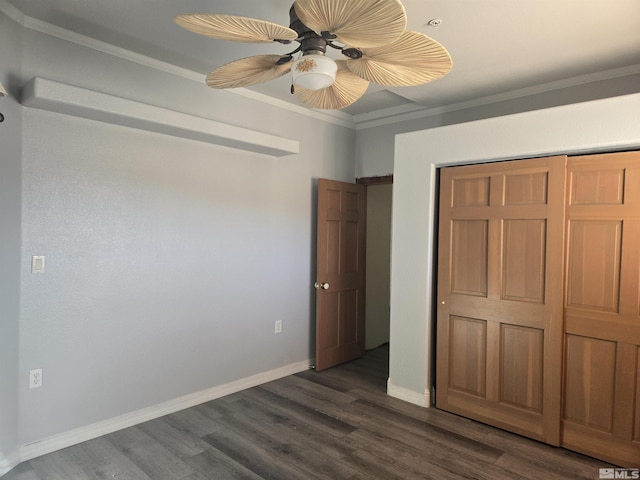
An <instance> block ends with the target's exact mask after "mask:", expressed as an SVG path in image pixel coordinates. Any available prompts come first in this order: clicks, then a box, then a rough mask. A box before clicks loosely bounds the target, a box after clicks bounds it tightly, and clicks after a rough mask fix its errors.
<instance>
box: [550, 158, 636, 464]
mask: <svg viewBox="0 0 640 480" xmlns="http://www.w3.org/2000/svg"><path fill="white" fill-rule="evenodd" d="M567 187H568V188H567V191H568V206H567V219H568V222H567V268H566V300H565V305H566V306H565V373H564V377H565V378H564V406H563V415H562V418H563V420H562V445H563V446H565V447H567V448H570V449H572V450H577V451H580V452H583V453H586V454H588V455H592V456H594V457H598V458H602V459H605V460H608V461H610V462H612V463H615V464H618V465H622V466H628V467H636V468H637V467H638V466H639V465H640V380H639V376H640V280H639V278H640V152H629V153H615V154H607V155H590V156H584V157H572V158H570V159H569V161H568V175H567Z"/></svg>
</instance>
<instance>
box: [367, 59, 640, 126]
mask: <svg viewBox="0 0 640 480" xmlns="http://www.w3.org/2000/svg"><path fill="white" fill-rule="evenodd" d="M638 74H640V64H636V65H630V66H627V67H621V68H614V69H612V70H605V71H602V72H596V73H591V74H587V75H580V76H577V77H572V78H565V79H563V80H557V81H554V82H548V83H543V84H540V85H535V86H532V87H527V88H520V89H517V90H510V91H508V92H504V93H498V94H496V95H489V96H487V97H482V98H477V99H474V100H470V101H468V102H460V103H454V104H451V105H447V106H446V107H437V108H422V109H419V110H416V109H415V105H414V106H411V105H401V106H398V107H391V108H387V109H384V110H377V111H376V112H373V113H371V114H367V113H361V114H359V115H356V116H355V124H356V130H364V129H366V128H372V127H379V126H384V125H390V124H393V123H398V122H404V121H407V120H416V119H418V118H426V117H431V116H434V115H442V114H445V113H450V112H455V111H458V110H465V109H469V108H474V107H482V106H484V105H489V104H492V103H498V102H504V101H507V100H514V99H516V98H522V97H527V96H529V95H536V94H541V93H546V92H551V91H554V90H560V89H563V88H569V87H576V86H579V85H586V84H588V83H592V82H598V81H603V80H611V79H614V78H621V77H626V76H628V75H638Z"/></svg>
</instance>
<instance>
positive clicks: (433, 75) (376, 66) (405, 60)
mask: <svg viewBox="0 0 640 480" xmlns="http://www.w3.org/2000/svg"><path fill="white" fill-rule="evenodd" d="M362 53H363V55H362V58H359V59H356V60H349V61H348V63H347V66H348V67H349V69H350V70H351V71H352V72H353V73H355V74H356V75H358V76H359V77H362V78H364V79H366V80H368V81H370V82H374V83H377V84H379V85H384V86H389V87H409V86H415V85H421V84H423V83H427V82H430V81H432V80H436V79H438V78H440V77H443V76H444V75H446V74H447V73H449V71H450V70H451V68H452V66H453V62H452V61H451V56H450V55H449V52H447V50H446V49H445V48H444V47H443V46H442V45H441V44H440V43H438V42H437V41H435V40H433V39H432V38H429V37H427V36H426V35H424V34H422V33H419V32H412V31H409V30H407V31H405V32H404V33H403V34H402V35H401V36H400V38H399V39H398V40H396V41H395V42H393V43H391V44H389V45H385V46H384V47H377V48H370V49H362Z"/></svg>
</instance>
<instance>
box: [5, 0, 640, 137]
mask: <svg viewBox="0 0 640 480" xmlns="http://www.w3.org/2000/svg"><path fill="white" fill-rule="evenodd" d="M0 12H3V13H5V14H6V15H7V16H8V17H9V18H11V19H13V20H14V21H16V22H17V23H19V24H21V25H22V26H23V27H25V28H27V29H30V30H33V31H36V32H39V33H42V34H44V35H49V36H53V37H56V38H59V39H61V40H65V41H68V42H71V43H74V44H76V45H80V46H83V47H86V48H90V49H92V50H96V51H99V52H102V53H106V54H109V55H112V56H114V57H118V58H121V59H123V60H127V61H130V62H133V63H137V64H139V65H143V66H146V67H149V68H153V69H155V70H159V71H162V72H165V73H169V74H171V75H175V76H178V77H182V78H186V79H188V80H192V81H195V82H197V83H200V84H201V83H203V82H204V78H205V75H204V74H202V73H200V72H195V71H193V70H189V69H186V68H182V67H178V66H177V65H173V64H171V63H168V62H164V61H161V60H157V59H155V58H152V57H148V56H146V55H142V54H139V53H136V52H133V51H131V50H127V49H125V48H121V47H117V46H115V45H113V44H110V43H107V42H103V41H100V40H96V39H94V38H91V37H88V36H86V35H82V34H79V33H76V32H73V31H70V30H67V29H65V28H61V27H58V26H56V25H53V24H50V23H47V22H44V21H42V20H38V19H36V18H33V17H30V16H28V15H25V14H24V13H23V12H22V11H20V10H19V9H18V8H16V7H15V6H13V5H12V4H11V3H9V2H8V0H0ZM635 74H640V64H636V65H630V66H627V67H622V68H617V69H612V70H606V71H603V72H596V73H593V74H586V75H579V76H576V77H571V78H567V79H563V80H557V81H553V82H547V83H544V84H540V85H535V86H532V87H526V88H521V89H517V90H510V91H508V92H503V93H499V94H496V95H488V96H486V97H482V98H477V99H473V100H470V101H465V102H459V103H455V104H451V105H447V106H445V107H435V108H429V107H424V106H420V105H416V104H410V105H401V106H397V107H390V108H387V109H383V110H377V111H375V112H370V113H363V114H359V115H350V114H348V113H345V112H340V111H324V110H315V109H310V108H307V107H303V106H300V105H296V104H293V103H289V102H285V101H283V100H280V99H277V98H273V97H270V96H268V95H264V94H261V93H258V92H255V91H253V90H249V89H247V88H235V89H228V90H225V92H227V93H231V94H234V95H240V96H243V97H245V98H250V99H252V100H255V101H258V102H262V103H265V104H268V105H271V106H274V107H277V108H282V109H284V110H288V111H290V112H293V113H297V114H300V115H304V116H306V117H311V118H314V119H316V120H321V121H324V122H328V123H332V124H335V125H339V126H341V127H345V128H351V129H355V130H364V129H367V128H373V127H380V126H385V125H391V124H395V123H400V122H405V121H410V120H417V119H421V118H427V117H432V116H436V115H443V114H446V113H450V112H455V111H458V110H465V109H470V108H476V107H482V106H485V105H490V104H492V103H499V102H504V101H508V100H514V99H516V98H521V97H526V96H530V95H536V94H542V93H547V92H551V91H553V90H559V89H562V88H569V87H576V86H580V85H585V84H588V83H592V82H597V81H603V80H611V79H614V78H618V77H624V76H627V75H635Z"/></svg>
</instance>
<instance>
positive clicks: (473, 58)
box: [8, 0, 640, 115]
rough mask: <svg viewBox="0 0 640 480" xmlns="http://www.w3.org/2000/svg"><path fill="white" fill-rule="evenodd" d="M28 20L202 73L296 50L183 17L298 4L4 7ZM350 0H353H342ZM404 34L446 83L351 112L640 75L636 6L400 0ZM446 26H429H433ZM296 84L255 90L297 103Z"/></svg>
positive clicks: (381, 96)
mask: <svg viewBox="0 0 640 480" xmlns="http://www.w3.org/2000/svg"><path fill="white" fill-rule="evenodd" d="M8 1H9V3H11V4H13V5H14V6H15V7H16V8H18V9H19V10H20V11H21V12H22V13H24V14H25V15H27V16H29V17H32V18H35V19H38V20H41V21H44V22H47V23H50V24H52V25H55V26H58V27H62V28H64V29H67V30H70V31H73V32H76V33H79V34H82V35H85V36H88V37H92V38H94V39H96V40H100V41H103V42H107V43H110V44H113V45H115V46H117V47H122V48H125V49H127V50H131V51H133V52H136V53H139V54H142V55H146V56H149V57H153V58H155V59H158V60H161V61H164V62H168V63H170V64H173V65H176V66H179V67H182V68H185V69H188V70H192V71H194V72H198V73H201V74H202V75H203V81H204V76H205V75H206V74H207V73H208V72H209V71H210V70H212V69H213V68H214V67H217V66H220V65H222V64H224V63H227V62H229V61H232V60H235V59H237V58H240V57H246V56H251V55H259V54H266V53H286V52H289V51H291V50H292V48H291V46H287V45H279V44H266V45H265V44H245V43H236V42H229V41H224V40H216V39H211V38H207V37H202V36H200V35H196V34H194V33H191V32H188V31H186V30H183V29H182V28H180V27H178V26H177V25H176V24H175V23H174V22H173V17H174V16H175V15H176V14H178V13H226V14H232V15H241V16H247V17H252V18H259V19H263V20H268V21H271V22H275V23H279V24H282V25H288V24H289V8H290V7H291V3H292V0H233V1H231V0H226V1H223V0H180V1H175V0H106V1H104V0H103V1H98V0H8ZM345 1H348V0H345ZM403 3H404V6H405V9H406V11H407V17H408V26H407V28H408V29H410V30H416V31H420V32H423V33H425V34H427V35H428V36H430V37H432V38H434V39H435V40H437V41H439V42H440V43H441V44H443V45H444V46H445V47H446V48H447V50H449V53H450V54H451V56H452V58H453V70H452V71H451V73H449V74H448V75H447V76H445V77H443V78H442V79H440V80H437V81H435V82H432V83H428V84H426V85H423V86H419V87H403V88H383V87H380V86H374V85H372V86H371V87H370V88H369V90H368V91H367V93H366V94H365V95H364V97H362V98H361V99H360V100H358V101H357V102H356V103H355V104H354V105H352V106H351V107H349V108H347V109H346V110H345V111H346V112H347V113H351V114H370V115H375V113H372V112H376V111H380V110H382V109H387V108H392V107H394V108H395V109H396V110H398V111H402V110H405V111H410V110H412V109H418V108H429V109H431V108H438V107H445V106H451V105H458V104H471V103H474V102H476V103H478V102H480V103H482V102H488V101H489V100H490V99H492V98H494V99H499V98H506V97H509V96H511V97H513V96H519V95H521V94H524V93H527V92H532V91H545V90H550V89H552V88H554V87H556V88H557V87H560V86H569V85H572V84H579V83H585V82H587V81H589V80H595V79H604V78H612V77H616V76H624V75H626V74H630V73H640V0H403ZM433 18H440V19H442V24H441V25H440V26H439V27H437V28H433V27H430V26H428V25H427V22H429V20H431V19H433ZM289 87H290V79H288V78H287V76H285V77H282V78H280V79H277V80H274V81H271V82H268V83H265V84H262V85H257V86H255V87H251V89H252V90H255V91H257V92H259V93H262V94H266V95H269V96H271V97H275V98H278V99H280V100H284V101H287V102H292V103H298V101H297V99H296V98H295V97H294V96H293V95H291V94H290V93H289Z"/></svg>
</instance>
